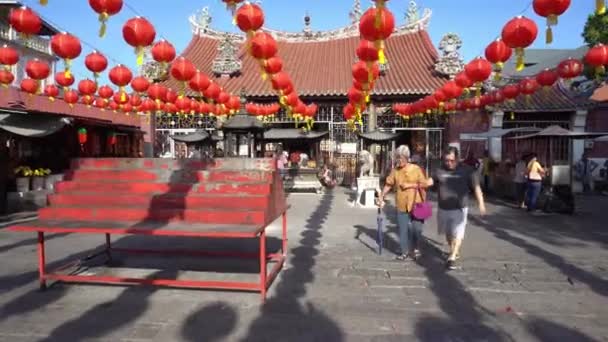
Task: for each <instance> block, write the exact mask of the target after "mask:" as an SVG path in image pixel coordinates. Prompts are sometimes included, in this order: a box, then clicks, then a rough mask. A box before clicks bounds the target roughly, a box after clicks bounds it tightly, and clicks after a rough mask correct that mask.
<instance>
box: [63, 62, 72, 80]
mask: <svg viewBox="0 0 608 342" xmlns="http://www.w3.org/2000/svg"><path fill="white" fill-rule="evenodd" d="M63 61H64V64H65V78H67V79H70V78H72V72H71V69H72V60H71V59H69V58H66V59H64V60H63Z"/></svg>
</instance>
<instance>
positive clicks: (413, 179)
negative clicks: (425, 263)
mask: <svg viewBox="0 0 608 342" xmlns="http://www.w3.org/2000/svg"><path fill="white" fill-rule="evenodd" d="M409 159H410V149H409V147H407V146H406V145H401V146H399V148H397V150H396V152H395V162H396V165H395V168H394V169H393V170H392V171H391V173H390V175H389V176H388V177H387V179H386V183H385V185H384V190H383V191H382V193H381V194H380V197H379V201H378V202H379V206H380V207H381V208H382V207H383V206H384V197H385V196H386V194H387V193H388V192H390V191H391V190H393V189H395V191H396V196H395V197H396V206H397V225H398V226H399V242H400V247H401V251H400V254H399V255H398V256H397V260H406V259H407V258H408V257H409V258H411V259H413V260H416V259H417V258H418V257H419V256H420V240H421V238H422V228H423V225H424V221H421V220H417V219H415V218H414V216H413V215H412V209H413V208H414V205H415V204H416V203H421V202H424V200H425V199H424V197H425V192H424V189H426V188H427V187H429V186H431V185H432V180H430V179H427V177H426V176H425V175H424V172H423V171H422V168H420V166H418V165H415V164H412V163H410V162H409Z"/></svg>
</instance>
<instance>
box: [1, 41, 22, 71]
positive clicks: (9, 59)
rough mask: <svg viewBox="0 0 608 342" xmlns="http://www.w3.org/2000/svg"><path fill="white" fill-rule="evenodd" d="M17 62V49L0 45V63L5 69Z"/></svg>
mask: <svg viewBox="0 0 608 342" xmlns="http://www.w3.org/2000/svg"><path fill="white" fill-rule="evenodd" d="M17 63H19V54H18V53H17V50H15V49H13V48H12V47H10V46H8V45H6V44H4V45H3V46H2V47H0V65H3V66H4V67H5V69H9V68H10V67H11V66H13V65H15V64H17Z"/></svg>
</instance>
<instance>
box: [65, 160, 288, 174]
mask: <svg viewBox="0 0 608 342" xmlns="http://www.w3.org/2000/svg"><path fill="white" fill-rule="evenodd" d="M71 168H72V169H81V170H82V169H87V170H103V169H126V170H133V169H140V170H145V169H161V170H209V169H222V170H264V171H273V170H275V169H276V165H275V163H274V161H273V159H271V158H255V159H250V158H219V159H215V160H213V161H202V160H196V159H165V158H83V159H75V160H72V167H71Z"/></svg>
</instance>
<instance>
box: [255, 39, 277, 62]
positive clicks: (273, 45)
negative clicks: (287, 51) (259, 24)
mask: <svg viewBox="0 0 608 342" xmlns="http://www.w3.org/2000/svg"><path fill="white" fill-rule="evenodd" d="M277 51H278V47H277V42H276V40H275V39H274V38H273V37H272V36H271V35H270V33H266V32H257V33H256V34H255V35H254V36H253V38H252V39H251V47H250V53H251V56H253V58H256V59H261V60H267V59H269V58H272V57H274V56H275V55H276V54H277Z"/></svg>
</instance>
